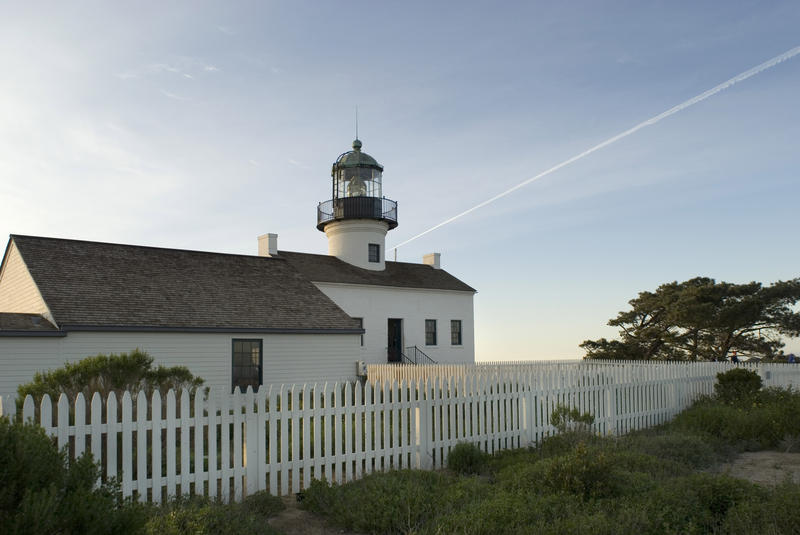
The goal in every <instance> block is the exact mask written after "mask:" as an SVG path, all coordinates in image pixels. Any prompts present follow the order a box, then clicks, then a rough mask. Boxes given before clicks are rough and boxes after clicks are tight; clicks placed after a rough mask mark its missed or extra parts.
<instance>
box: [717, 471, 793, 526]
mask: <svg viewBox="0 0 800 535" xmlns="http://www.w3.org/2000/svg"><path fill="white" fill-rule="evenodd" d="M797 504H800V485H798V484H791V483H784V484H783V485H779V486H778V487H776V488H774V489H770V490H769V493H768V495H767V497H766V498H763V499H759V500H755V499H754V500H743V501H741V502H740V503H738V504H737V505H736V507H732V508H730V509H729V510H728V514H727V515H726V517H725V521H724V523H723V526H722V530H721V531H722V532H723V533H731V534H739V533H741V534H743V535H744V534H751V533H800V514H798V512H797V507H798V505H797Z"/></svg>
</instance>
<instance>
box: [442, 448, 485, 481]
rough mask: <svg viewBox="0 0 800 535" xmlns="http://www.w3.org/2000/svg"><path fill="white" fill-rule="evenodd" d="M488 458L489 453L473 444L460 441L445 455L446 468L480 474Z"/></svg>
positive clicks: (458, 471) (463, 472)
mask: <svg viewBox="0 0 800 535" xmlns="http://www.w3.org/2000/svg"><path fill="white" fill-rule="evenodd" d="M488 460H489V455H488V454H487V453H485V452H483V451H482V450H481V449H480V448H479V447H478V446H476V445H475V444H470V443H469V442H460V443H458V444H456V445H455V446H454V447H453V449H451V450H450V453H449V454H448V455H447V468H449V469H450V470H452V471H453V472H456V473H459V474H480V473H482V472H484V471H485V470H486V466H487V462H488Z"/></svg>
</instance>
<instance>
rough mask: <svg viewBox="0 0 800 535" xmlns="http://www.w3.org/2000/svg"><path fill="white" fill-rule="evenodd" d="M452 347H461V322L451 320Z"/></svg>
mask: <svg viewBox="0 0 800 535" xmlns="http://www.w3.org/2000/svg"><path fill="white" fill-rule="evenodd" d="M450 345H453V346H460V345H461V320H450Z"/></svg>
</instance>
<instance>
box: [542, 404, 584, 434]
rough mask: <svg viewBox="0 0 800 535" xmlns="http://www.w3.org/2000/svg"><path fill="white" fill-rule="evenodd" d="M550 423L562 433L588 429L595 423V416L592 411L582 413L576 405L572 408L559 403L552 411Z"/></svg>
mask: <svg viewBox="0 0 800 535" xmlns="http://www.w3.org/2000/svg"><path fill="white" fill-rule="evenodd" d="M550 423H551V424H552V425H553V426H554V427H555V428H556V429H558V431H559V432H561V433H564V432H566V431H588V430H589V428H590V427H591V425H592V424H593V423H594V416H593V415H592V414H591V413H588V412H583V413H582V412H581V411H579V410H578V409H576V408H574V407H572V408H570V407H569V406H567V405H562V404H560V403H559V404H558V405H556V408H555V409H553V412H552V413H550Z"/></svg>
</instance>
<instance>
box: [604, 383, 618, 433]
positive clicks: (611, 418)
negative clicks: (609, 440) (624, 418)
mask: <svg viewBox="0 0 800 535" xmlns="http://www.w3.org/2000/svg"><path fill="white" fill-rule="evenodd" d="M606 433H607V434H609V435H616V434H617V384H616V381H612V382H611V384H609V385H607V387H606Z"/></svg>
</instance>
